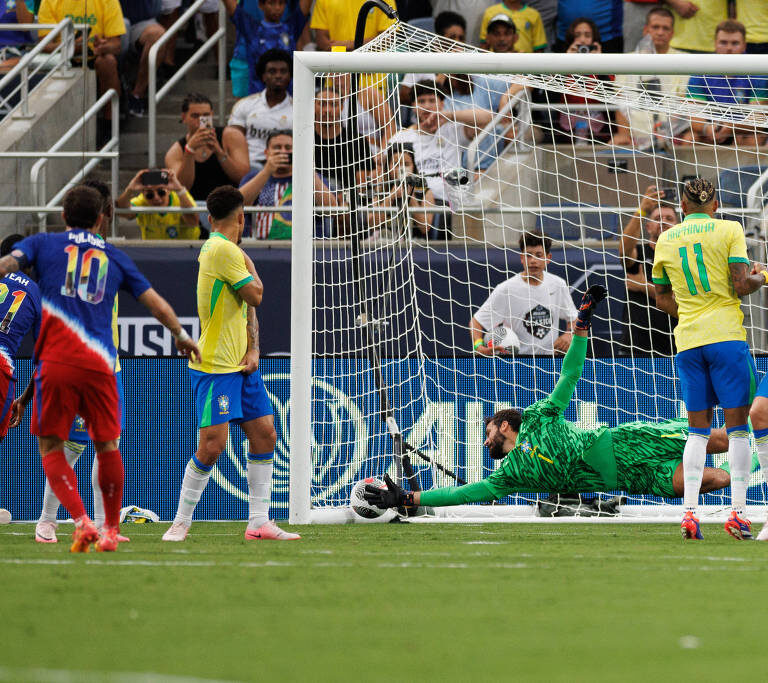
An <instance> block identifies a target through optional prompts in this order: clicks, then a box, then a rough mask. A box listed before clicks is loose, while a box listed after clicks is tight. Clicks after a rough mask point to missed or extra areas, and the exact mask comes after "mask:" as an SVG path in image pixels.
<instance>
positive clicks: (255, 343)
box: [241, 306, 261, 375]
mask: <svg viewBox="0 0 768 683" xmlns="http://www.w3.org/2000/svg"><path fill="white" fill-rule="evenodd" d="M247 330H248V350H247V351H246V352H245V356H243V360H242V361H241V365H242V366H243V369H242V372H243V373H244V374H246V375H250V374H251V373H252V372H255V371H256V370H258V369H259V358H260V356H261V350H260V348H259V319H258V318H257V317H256V309H255V308H254V307H253V306H248V324H247Z"/></svg>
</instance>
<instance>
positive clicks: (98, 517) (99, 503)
mask: <svg viewBox="0 0 768 683" xmlns="http://www.w3.org/2000/svg"><path fill="white" fill-rule="evenodd" d="M91 486H92V487H93V523H94V524H95V525H96V526H97V527H98V528H99V529H101V527H103V526H104V522H105V520H106V513H105V512H104V494H102V492H101V486H99V458H98V457H97V456H96V455H95V454H94V456H93V467H91Z"/></svg>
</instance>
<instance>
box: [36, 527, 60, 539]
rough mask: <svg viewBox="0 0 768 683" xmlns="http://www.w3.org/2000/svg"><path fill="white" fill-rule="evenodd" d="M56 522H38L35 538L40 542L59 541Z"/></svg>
mask: <svg viewBox="0 0 768 683" xmlns="http://www.w3.org/2000/svg"><path fill="white" fill-rule="evenodd" d="M57 526H58V525H57V524H56V522H38V523H37V525H36V526H35V540H36V541H37V542H38V543H58V542H59V539H58V538H56V527H57Z"/></svg>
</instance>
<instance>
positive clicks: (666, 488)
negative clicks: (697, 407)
mask: <svg viewBox="0 0 768 683" xmlns="http://www.w3.org/2000/svg"><path fill="white" fill-rule="evenodd" d="M611 436H612V437H613V454H614V456H615V458H616V477H617V480H618V488H619V489H622V490H623V491H626V492H627V493H636V494H646V495H653V496H662V497H663V498H674V497H675V492H674V489H673V487H672V475H673V474H674V473H675V470H676V469H677V466H678V465H679V464H680V463H681V462H683V449H684V448H685V441H686V439H687V438H688V420H686V419H685V418H682V419H681V418H678V419H675V420H667V421H665V422H627V423H625V424H621V425H619V426H618V427H614V428H613V429H611Z"/></svg>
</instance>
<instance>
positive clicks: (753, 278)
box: [728, 263, 767, 296]
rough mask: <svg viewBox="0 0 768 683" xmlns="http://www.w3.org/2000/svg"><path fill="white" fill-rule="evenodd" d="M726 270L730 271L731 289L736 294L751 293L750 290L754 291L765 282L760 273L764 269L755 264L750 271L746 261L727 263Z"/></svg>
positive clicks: (744, 294)
mask: <svg viewBox="0 0 768 683" xmlns="http://www.w3.org/2000/svg"><path fill="white" fill-rule="evenodd" d="M728 270H729V271H730V273H731V282H732V283H733V291H734V292H736V296H746V295H747V294H752V292H756V291H757V290H758V289H760V287H762V286H763V285H764V284H766V282H767V281H766V279H765V277H763V274H762V271H763V270H765V269H764V268H762V266H758V265H757V264H755V265H754V266H752V271H751V272H750V271H749V266H748V265H747V264H746V263H729V264H728Z"/></svg>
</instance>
